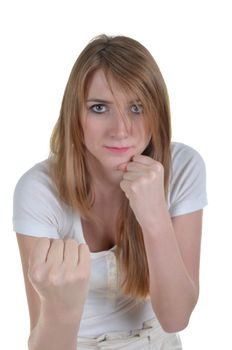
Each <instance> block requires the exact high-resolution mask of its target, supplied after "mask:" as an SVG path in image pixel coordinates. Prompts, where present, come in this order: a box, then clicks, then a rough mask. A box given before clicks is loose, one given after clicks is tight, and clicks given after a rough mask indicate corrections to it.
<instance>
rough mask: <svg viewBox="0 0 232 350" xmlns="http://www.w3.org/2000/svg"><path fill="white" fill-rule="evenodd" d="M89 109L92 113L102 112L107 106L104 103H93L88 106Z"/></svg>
mask: <svg viewBox="0 0 232 350" xmlns="http://www.w3.org/2000/svg"><path fill="white" fill-rule="evenodd" d="M90 110H91V111H92V112H94V113H99V114H100V113H104V112H106V110H107V108H106V106H105V105H104V104H101V103H98V104H94V105H92V106H91V107H90Z"/></svg>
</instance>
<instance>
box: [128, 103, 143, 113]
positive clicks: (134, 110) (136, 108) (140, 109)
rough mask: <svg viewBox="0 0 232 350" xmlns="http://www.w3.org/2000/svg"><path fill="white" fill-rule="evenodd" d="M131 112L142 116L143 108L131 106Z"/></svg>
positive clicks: (136, 105)
mask: <svg viewBox="0 0 232 350" xmlns="http://www.w3.org/2000/svg"><path fill="white" fill-rule="evenodd" d="M131 112H132V113H135V114H142V113H143V106H142V105H140V104H134V105H132V106H131Z"/></svg>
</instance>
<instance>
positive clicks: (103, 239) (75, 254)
mask: <svg viewBox="0 0 232 350" xmlns="http://www.w3.org/2000/svg"><path fill="white" fill-rule="evenodd" d="M206 203H207V198H206V190H205V166H204V161H203V160H202V158H201V156H200V155H199V153H198V152H197V151H195V150H194V149H193V148H191V147H189V146H187V145H185V144H182V143H175V142H171V126H170V112H169V101H168V93H167V89H166V86H165V82H164V80H163V77H162V75H161V73H160V71H159V68H158V66H157V64H156V62H155V61H154V58H153V57H152V56H151V54H150V53H149V52H148V51H147V49H146V48H144V47H143V46H142V45H141V44H140V43H139V42H137V41H135V40H133V39H131V38H128V37H124V36H116V37H107V36H106V35H102V36H99V37H97V38H95V39H94V40H92V41H91V42H90V43H89V44H88V45H87V47H86V48H85V49H84V50H83V52H82V53H81V54H80V56H79V57H78V59H77V61H76V63H75V65H74V67H73V69H72V71H71V75H70V77H69V80H68V83H67V86H66V90H65V93H64V97H63V102H62V106H61V111H60V116H59V119H58V121H57V124H56V126H55V129H54V132H53V135H52V137H51V154H50V157H49V158H48V159H47V160H45V161H43V162H41V163H39V164H36V165H35V166H34V167H33V168H32V169H30V170H29V171H28V172H27V173H26V174H24V175H23V176H22V178H21V179H20V180H19V182H18V184H17V186H16V189H15V194H14V215H13V216H14V217H13V221H14V230H15V231H16V232H17V239H18V244H19V250H20V254H21V259H22V266H23V272H24V279H25V286H26V293H27V298H28V306H29V312H30V321H31V333H30V337H29V341H28V346H29V349H30V350H35V349H40V350H41V349H43V350H48V349H49V350H74V349H80V350H81V349H140V350H141V349H154V350H161V349H162V350H171V349H175V350H179V349H181V342H180V339H179V336H178V331H180V330H182V329H184V328H185V327H186V326H187V325H188V322H189V318H190V316H191V313H192V311H193V309H194V307H195V305H196V303H197V299H198V294H199V260H200V241H201V230H202V211H203V210H202V208H203V207H204V206H205V205H206Z"/></svg>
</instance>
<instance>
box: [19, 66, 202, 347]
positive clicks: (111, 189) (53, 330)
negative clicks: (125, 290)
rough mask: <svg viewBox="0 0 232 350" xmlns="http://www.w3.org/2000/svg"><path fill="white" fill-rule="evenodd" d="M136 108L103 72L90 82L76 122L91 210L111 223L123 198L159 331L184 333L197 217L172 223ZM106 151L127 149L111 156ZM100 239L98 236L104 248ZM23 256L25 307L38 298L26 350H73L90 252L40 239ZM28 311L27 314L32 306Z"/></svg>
mask: <svg viewBox="0 0 232 350" xmlns="http://www.w3.org/2000/svg"><path fill="white" fill-rule="evenodd" d="M99 100H104V101H105V102H104V103H103V102H99ZM136 100H137V98H136V96H133V95H132V94H131V95H128V94H125V93H124V92H123V90H122V89H121V87H120V86H119V85H118V84H117V83H116V81H114V80H111V81H110V86H109V84H108V82H107V80H106V78H105V75H104V73H103V71H101V70H99V71H97V72H96V73H95V74H94V76H93V78H92V81H91V82H90V85H89V90H88V94H87V99H86V104H85V106H84V110H83V113H82V120H81V122H82V126H83V130H84V138H85V145H86V148H87V164H88V166H89V168H90V171H91V173H92V174H94V178H93V181H94V183H93V186H94V191H95V195H96V207H95V208H94V210H96V212H97V211H98V210H99V208H100V209H101V212H104V209H106V212H107V210H108V212H107V215H108V214H111V215H112V210H114V207H112V203H120V200H121V198H122V196H124V195H126V197H127V198H128V200H129V203H130V206H131V208H132V210H133V212H134V213H135V216H136V218H137V220H138V222H139V223H140V225H141V228H142V231H143V235H144V244H145V249H146V253H147V259H148V266H149V271H150V297H151V303H152V307H153V309H154V312H155V314H156V316H157V318H158V319H159V321H160V323H161V326H162V327H163V329H164V330H165V331H167V332H177V331H180V330H182V329H184V328H185V327H186V326H187V324H188V321H189V318H190V315H191V313H192V311H193V309H194V307H195V305H196V303H197V299H198V294H199V261H200V241H201V229H202V210H199V211H196V212H193V213H189V214H186V215H181V216H178V217H174V218H171V217H170V215H169V212H168V208H167V206H166V202H165V196H164V185H163V183H164V169H163V166H162V164H160V163H159V162H157V161H155V160H153V159H151V158H150V157H147V156H144V155H142V154H141V153H142V152H143V150H144V149H145V148H146V146H147V144H148V142H149V139H150V135H149V133H148V132H147V131H146V128H145V123H144V116H143V112H142V107H141V108H137V107H138V106H136V104H135V102H136ZM138 103H139V102H138ZM105 146H111V147H120V146H129V149H128V150H127V151H126V152H123V153H115V152H111V151H109V150H108V149H106V148H105ZM112 208H113V209H112ZM99 212H100V211H99ZM19 236H20V237H19ZM25 237H26V236H25ZM25 237H23V235H18V241H19V246H20V250H21V251H22V252H23V254H21V256H24V259H25V261H26V258H25V256H26V253H25V246H26V244H27V245H28V247H29V246H30V243H29V239H28V238H25ZM85 238H87V237H85ZM106 238H107V237H106V236H105V234H104V232H103V233H102V239H103V241H104V240H105V239H106ZM94 239H97V240H98V237H94V235H93V236H92V238H91V235H90V236H88V240H86V241H87V243H88V245H89V246H90V247H91V245H92V244H93V240H94ZM91 240H92V241H91ZM100 241H101V240H100ZM31 242H32V241H31ZM31 245H32V243H31ZM100 245H101V244H100ZM98 249H101V246H100V247H99V246H98ZM27 251H30V252H31V254H30V258H29V265H27V263H26V262H25V264H24V273H25V271H26V273H25V276H26V275H27V268H28V277H29V280H30V283H31V284H32V285H33V288H34V289H33V290H32V289H30V288H31V287H30V286H29V284H28V281H27V276H26V277H25V280H26V285H27V291H28V292H27V293H28V296H29V300H37V302H36V303H37V305H38V297H39V301H40V307H38V308H37V311H35V312H31V313H30V315H31V317H32V318H33V320H35V322H34V324H33V329H32V332H31V335H30V338H29V348H30V349H33V350H35V349H41V348H43V349H44V350H46V349H50V350H52V349H56V350H63V349H67V348H68V349H70V350H71V349H76V334H77V333H78V329H79V323H80V320H81V315H82V311H83V305H84V302H85V298H86V295H87V291H88V280H89V274H90V254H89V249H88V246H87V245H79V244H78V242H76V241H74V240H67V241H63V240H54V241H52V240H49V239H47V238H40V239H37V240H36V239H35V241H33V249H29V248H28V249H27ZM35 293H36V294H35ZM36 298H37V299H36ZM33 303H34V302H33ZM31 305H32V306H31V308H30V310H33V305H35V303H34V304H31ZM67 322H68V323H67Z"/></svg>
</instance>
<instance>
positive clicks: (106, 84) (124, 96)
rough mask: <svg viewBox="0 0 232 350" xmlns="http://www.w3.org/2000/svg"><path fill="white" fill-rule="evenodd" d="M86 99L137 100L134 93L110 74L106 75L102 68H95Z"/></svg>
mask: <svg viewBox="0 0 232 350" xmlns="http://www.w3.org/2000/svg"><path fill="white" fill-rule="evenodd" d="M86 98H87V99H90V98H91V99H94V98H98V99H102V100H114V99H116V100H117V101H122V102H123V101H128V100H130V101H135V100H137V96H136V94H134V93H132V91H129V89H126V87H125V86H123V85H122V84H120V83H119V82H118V81H117V80H116V79H115V78H114V77H113V76H112V75H109V76H107V77H106V74H105V72H104V71H103V70H102V69H99V70H97V71H96V72H95V73H94V74H93V76H92V77H91V79H90V81H89V84H88V88H87V94H86Z"/></svg>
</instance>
